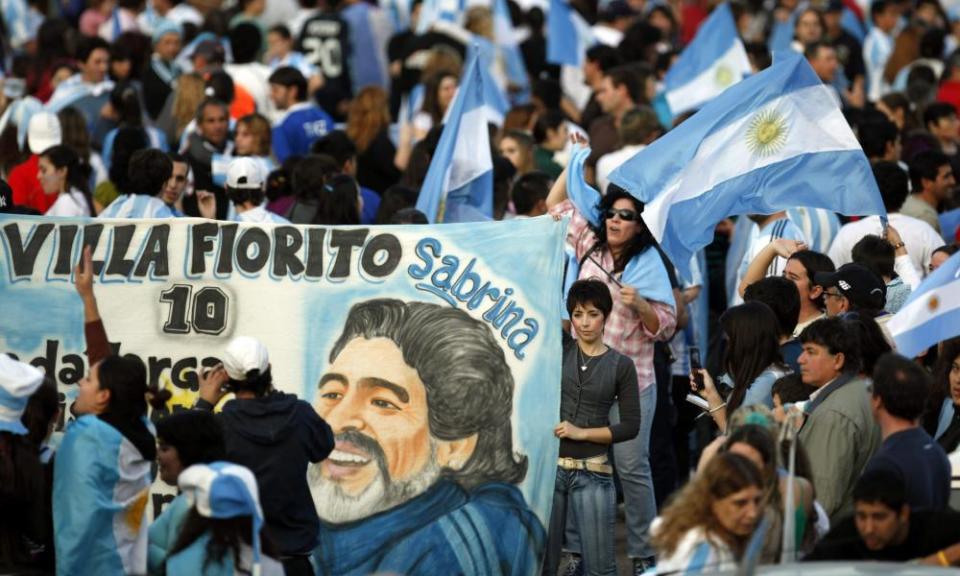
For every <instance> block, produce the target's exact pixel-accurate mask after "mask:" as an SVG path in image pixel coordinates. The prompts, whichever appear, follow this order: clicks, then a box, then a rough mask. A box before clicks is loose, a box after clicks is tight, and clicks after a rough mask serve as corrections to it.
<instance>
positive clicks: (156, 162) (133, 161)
mask: <svg viewBox="0 0 960 576" xmlns="http://www.w3.org/2000/svg"><path fill="white" fill-rule="evenodd" d="M127 170H128V172H127V181H128V183H129V185H130V190H129V192H132V193H134V194H145V195H147V196H156V195H157V194H159V193H160V192H161V191H162V190H163V188H164V186H166V184H167V181H168V180H170V175H171V174H173V162H171V161H170V158H169V157H167V155H166V154H165V153H163V152H161V151H159V150H157V149H155V148H148V149H146V150H137V151H136V152H134V153H133V156H132V157H131V158H130V166H129V167H128V168H127Z"/></svg>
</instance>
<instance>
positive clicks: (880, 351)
mask: <svg viewBox="0 0 960 576" xmlns="http://www.w3.org/2000/svg"><path fill="white" fill-rule="evenodd" d="M843 321H844V323H845V324H846V326H847V329H848V330H849V331H850V332H851V333H852V334H853V336H854V338H855V339H856V340H857V342H858V343H859V350H860V364H861V366H860V371H861V372H863V373H864V374H873V370H874V366H875V365H876V363H877V360H878V359H879V358H880V357H881V356H883V355H884V354H886V353H887V352H889V351H890V350H891V348H890V343H889V342H887V338H886V336H884V334H883V329H882V328H880V325H879V324H877V322H876V320H874V319H873V318H872V317H871V316H870V314H869V313H864V312H862V311H860V312H848V313H847V314H844V315H843Z"/></svg>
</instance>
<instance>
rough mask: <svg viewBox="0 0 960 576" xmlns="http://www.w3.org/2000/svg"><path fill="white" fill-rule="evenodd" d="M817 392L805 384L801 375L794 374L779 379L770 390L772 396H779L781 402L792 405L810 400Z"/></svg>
mask: <svg viewBox="0 0 960 576" xmlns="http://www.w3.org/2000/svg"><path fill="white" fill-rule="evenodd" d="M814 391H816V388H815V387H813V386H810V385H807V384H804V383H803V379H802V378H801V377H800V374H799V373H796V372H792V373H790V374H787V375H786V376H781V377H780V378H777V381H776V382H774V383H773V388H772V389H771V390H770V395H771V396H779V397H780V402H782V403H784V404H791V403H794V402H803V401H804V400H809V399H810V395H811V394H813V393H814Z"/></svg>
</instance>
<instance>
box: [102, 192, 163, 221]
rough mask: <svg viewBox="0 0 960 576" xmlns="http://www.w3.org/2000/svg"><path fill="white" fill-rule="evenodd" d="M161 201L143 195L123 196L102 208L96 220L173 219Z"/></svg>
mask: <svg viewBox="0 0 960 576" xmlns="http://www.w3.org/2000/svg"><path fill="white" fill-rule="evenodd" d="M176 216H177V215H176V213H174V211H173V209H171V208H170V207H169V206H167V205H166V204H165V203H164V202H163V200H160V199H159V198H156V197H154V196H147V195H145V194H131V195H127V194H124V195H122V196H120V197H119V198H117V199H116V200H114V201H113V202H111V203H110V205H109V206H107V207H106V208H104V210H103V212H101V213H100V215H99V216H98V218H174V217H176Z"/></svg>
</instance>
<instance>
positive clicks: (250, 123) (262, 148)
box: [237, 112, 272, 156]
mask: <svg viewBox="0 0 960 576" xmlns="http://www.w3.org/2000/svg"><path fill="white" fill-rule="evenodd" d="M241 124H242V125H244V126H246V127H247V128H248V129H249V130H250V132H252V133H253V137H254V138H255V139H256V141H257V151H256V152H255V153H254V156H269V155H270V146H271V144H272V140H271V137H270V121H269V120H267V119H266V117H265V116H263V115H262V114H257V113H256V112H254V113H253V114H247V115H246V116H244V117H243V118H241V119H239V120H237V126H239V125H241Z"/></svg>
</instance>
